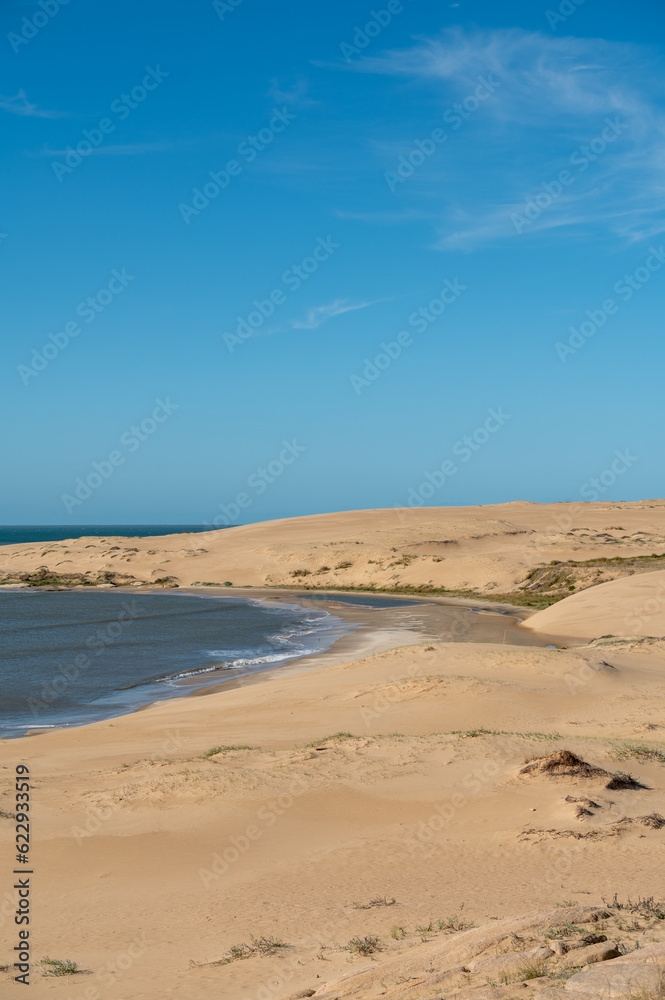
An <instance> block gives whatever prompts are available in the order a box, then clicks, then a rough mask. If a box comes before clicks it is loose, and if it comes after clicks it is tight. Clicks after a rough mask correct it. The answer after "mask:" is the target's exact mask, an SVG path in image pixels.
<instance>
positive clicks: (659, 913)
mask: <svg viewBox="0 0 665 1000" xmlns="http://www.w3.org/2000/svg"><path fill="white" fill-rule="evenodd" d="M603 904H604V905H605V906H606V907H607V909H608V910H625V911H626V912H627V913H639V914H641V915H642V916H644V917H655V918H656V920H665V904H663V903H659V902H657V901H656V899H655V897H654V896H648V897H646V898H645V899H643V898H642V897H641V896H638V897H637V902H633V901H632V899H630V897H629V898H628V899H627V900H626V902H625V903H622V902H620V900H619V897H618V894H617V893H616V892H615V893H614V896H613V897H612V900H611V902H609V903H608V902H607V900H606V899H605V897H603Z"/></svg>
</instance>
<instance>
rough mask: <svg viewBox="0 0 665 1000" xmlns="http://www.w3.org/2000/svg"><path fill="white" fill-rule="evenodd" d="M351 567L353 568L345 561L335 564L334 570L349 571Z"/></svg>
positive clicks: (351, 564) (350, 563)
mask: <svg viewBox="0 0 665 1000" xmlns="http://www.w3.org/2000/svg"><path fill="white" fill-rule="evenodd" d="M352 566H353V563H352V562H349V561H348V560H345V561H344V562H340V563H337V565H336V566H335V569H351V567H352Z"/></svg>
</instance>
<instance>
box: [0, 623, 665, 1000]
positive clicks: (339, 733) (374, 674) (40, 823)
mask: <svg viewBox="0 0 665 1000" xmlns="http://www.w3.org/2000/svg"><path fill="white" fill-rule="evenodd" d="M603 657H604V660H603V662H604V664H605V666H602V665H600V664H599V662H598V652H597V650H596V648H595V647H594V646H591V647H586V646H583V647H580V648H578V649H567V650H555V649H545V648H535V647H524V646H510V645H508V644H501V643H498V644H491V643H447V642H430V641H428V642H426V643H421V644H416V645H411V646H408V647H403V648H401V649H393V650H386V651H384V652H380V653H376V654H373V655H370V656H368V657H365V658H360V659H355V660H352V661H347V662H342V663H332V664H330V665H329V666H325V667H323V668H321V669H317V670H310V671H306V670H305V669H304V668H301V669H300V672H298V671H297V670H296V669H295V668H293V669H292V670H291V671H290V672H289V671H277V670H276V671H273V672H272V673H271V674H270V675H269V676H268V677H267V678H266V679H265V680H262V681H260V682H258V683H247V684H241V685H239V686H235V687H232V688H231V689H227V690H220V691H219V692H217V693H213V694H209V695H206V696H203V697H190V698H183V699H178V700H172V701H169V702H162V703H159V704H156V705H153V706H152V707H150V708H148V709H146V710H144V711H141V712H138V713H135V714H134V715H131V716H126V717H123V718H118V719H113V720H110V721H108V722H103V723H99V724H96V725H93V726H86V727H81V728H79V729H74V730H61V731H52V732H49V733H44V734H42V735H40V736H38V737H34V738H28V739H21V740H11V741H6V742H5V743H3V744H2V745H0V759H1V762H2V764H3V765H4V767H5V770H4V771H3V772H2V773H3V774H4V775H8V776H9V777H3V778H2V792H3V794H2V796H1V797H0V809H4V810H6V811H9V809H10V807H11V800H10V779H11V774H12V773H13V766H14V763H15V762H16V760H20V759H29V760H30V766H31V770H32V772H33V775H34V779H33V780H34V784H35V790H34V795H33V801H34V807H35V814H34V818H35V825H36V828H37V829H38V831H39V838H38V845H37V846H36V848H35V859H36V862H38V869H39V916H38V923H37V924H36V927H35V941H36V945H37V947H38V948H39V955H40V957H41V955H43V954H47V955H49V956H51V957H56V958H71V959H73V960H74V961H77V962H78V963H79V964H80V966H81V968H82V969H84V970H87V971H88V973H89V974H88V975H86V976H81V977H75V979H74V980H72V981H67V979H65V980H64V981H62V980H59V979H50V978H46V979H43V980H41V979H37V980H36V986H35V987H33V993H34V995H35V996H36V997H37V998H38V1000H41V997H47V996H48V997H51V996H52V997H55V998H57V997H62V998H63V1000H65V998H69V997H72V998H73V997H76V998H78V997H85V996H86V994H85V990H86V989H88V988H90V987H93V988H95V989H97V990H98V993H99V997H98V998H96V1000H103V998H106V997H108V998H109V1000H129V998H131V1000H134V998H141V1000H162V998H163V997H169V996H173V997H176V996H177V997H180V996H196V997H197V998H200V1000H213V998H214V1000H217V998H218V997H220V996H223V997H224V998H225V1000H264V998H265V1000H271V998H275V1000H277V998H278V997H281V996H283V995H290V994H294V993H295V994H297V993H298V992H302V991H303V990H305V991H307V990H312V989H316V990H317V991H320V995H321V996H339V997H343V996H355V997H358V998H363V1000H364V998H370V997H374V996H378V994H379V993H380V992H381V989H388V986H385V985H384V986H383V987H382V988H380V983H382V982H384V980H385V982H387V983H388V984H393V985H394V991H395V995H396V996H397V995H402V994H400V993H399V992H398V987H399V988H404V984H405V979H404V977H405V976H406V978H407V979H410V978H411V977H413V976H416V978H417V980H418V981H417V982H416V981H414V982H412V983H410V985H409V989H408V990H406V992H404V994H403V995H404V996H406V997H409V998H412V1000H431V998H432V997H434V996H437V995H444V994H443V993H441V989H442V987H439V986H437V987H436V989H438V990H439V994H437V993H436V989H435V988H434V984H433V980H432V978H431V977H432V975H433V973H431V972H428V971H427V970H431V969H432V968H433V967H434V968H436V969H437V970H438V971H439V972H441V973H443V971H445V966H444V964H443V962H444V957H445V956H444V951H445V949H444V951H441V949H442V948H443V941H444V939H445V940H446V941H447V939H448V933H449V930H450V929H451V927H450V926H449V925H450V923H451V921H452V925H451V926H457V924H458V923H461V924H462V925H464V923H469V922H473V923H475V924H477V925H478V926H479V927H480V926H481V925H482V926H485V927H486V925H487V924H488V922H489V923H490V924H491V927H490V929H489V931H487V933H485V932H483V934H481V935H480V937H481V938H482V940H483V941H484V940H486V941H487V944H486V946H482V947H481V946H480V945H479V946H478V947H476V946H475V945H474V948H475V951H474V949H471V951H465V952H464V953H462V951H459V953H458V952H455V956H457V957H455V956H453V958H454V961H453V959H451V962H452V964H453V965H454V964H455V963H457V969H458V972H459V968H460V966H461V965H462V963H463V962H467V961H471V958H472V955H473V957H475V958H480V957H487V956H490V955H493V954H497V948H498V952H499V953H500V952H501V947H498V945H497V940H498V941H501V940H503V941H504V942H505V940H506V935H503V937H502V936H501V935H500V936H499V939H497V940H494V939H492V940H490V938H491V935H492V934H493V933H494V930H493V928H494V918H499V919H505V918H513V917H518V916H520V915H521V914H525V913H530V912H532V911H534V910H537V909H539V908H540V909H549V910H551V909H552V905H553V902H557V903H560V904H563V903H564V901H566V900H569V901H574V902H576V903H577V904H587V903H593V904H597V903H598V904H599V903H600V902H601V899H602V896H606V897H607V898H610V899H611V898H612V896H613V894H614V892H618V893H619V894H620V897H621V898H623V899H626V897H627V896H628V895H632V896H636V895H638V894H641V895H652V894H659V893H661V894H665V876H663V874H662V866H661V865H660V859H661V855H662V851H663V844H665V839H664V838H665V829H661V828H659V827H658V825H657V824H656V825H652V826H650V825H645V824H644V823H642V822H641V818H643V817H647V816H650V815H660V816H662V815H664V814H665V780H664V778H663V771H662V764H661V763H660V762H659V761H660V758H659V757H658V753H659V751H658V749H657V748H658V747H659V746H660V745H661V744H660V743H659V742H658V741H659V740H661V739H662V732H663V730H662V719H663V710H664V709H665V704H664V702H663V698H664V695H663V688H662V667H661V663H662V648H661V647H660V646H658V647H654V646H651V645H649V646H638V647H636V648H632V647H631V648H630V649H629V650H628V651H626V650H623V649H622V648H619V647H618V648H616V649H614V648H613V649H611V650H610V651H604V652H603ZM645 727H647V728H646V729H645ZM349 734H350V735H349ZM219 746H225V747H227V748H228V749H226V750H222V751H219V752H218V753H217V754H215V755H213V756H211V757H206V756H205V754H206V752H207V751H208V750H210V749H211V748H213V747H219ZM652 748H653V752H652ZM558 749H565V750H570V751H572V752H573V753H575V754H576V755H577V756H578V757H580V758H582V759H583V760H584V761H587V762H589V764H590V765H592V766H593V767H596V768H599V769H600V770H601V773H600V774H596V773H595V772H592V774H591V776H590V778H589V777H588V776H586V775H582V776H581V777H580V776H579V775H578V774H577V773H563V774H557V775H556V777H555V779H552V778H551V776H549V775H548V774H547V773H542V774H541V773H540V771H539V770H538V769H536V771H535V772H534V773H533V774H524V773H522V772H523V768H524V766H525V761H526V760H528V759H529V758H535V757H540V756H542V755H543V754H548V753H550V752H552V751H555V750H558ZM628 760H630V764H627V763H626V761H628ZM626 768H630V770H631V772H632V773H633V774H634V775H635V776H636V778H637V779H639V787H635V788H625V789H616V790H612V789H609V788H608V787H607V786H608V780H609V778H608V775H612V774H614V773H615V772H616V771H617V770H620V769H626ZM581 799H584V800H585V801H586V800H588V802H589V803H591V805H589V806H588V807H587V806H585V805H584V803H581V802H580V801H578V800H581ZM571 800H572V801H571ZM580 805H582V807H583V809H584V812H580V808H579V807H580ZM12 830H13V825H12V824H11V823H10V821H9V820H8V819H0V838H1V839H2V843H3V845H4V846H3V850H4V849H8V848H9V842H10V840H11V836H12ZM393 897H394V898H395V903H394V904H392V903H390V900H392V898H393ZM377 899H379V900H380V899H383V900H384V901H387V902H388V904H389V905H385V904H384V905H378V904H376V905H370V904H372V901H375V900H377ZM552 913H554V911H552ZM570 913H572V915H573V916H575V913H574V911H573V910H572V909H571V910H570ZM455 915H457V916H456V917H455ZM558 915H560V916H559V920H560V923H561V924H565V923H566V920H567V919H568V916H569V913H568V911H567V909H566V907H563V906H562V908H561V909H560V910H558V911H557V914H555V916H558ZM453 918H454V919H453ZM530 919H531V918H529V920H530ZM539 919H540V918H539ZM580 919H581V918H580ZM547 920H548V921H551V922H552V923H553V922H554V916H548V917H547ZM439 921H441V923H442V925H443V926H444V927H448V930H444V931H440V930H439ZM558 922H559V921H557V923H558ZM528 923H529V921H528V920H526V922H525V923H524V924H523V925H519V926H518V925H515V927H514V928H513V930H514V931H515V933H516V934H518V935H521V936H522V937H523V939H524V940H523V941H522V942H521V943H520V942H517V943H515V941H514V940H513V939H512V938H511V941H513V944H512V945H511V947H510V949H508V950H510V951H513V952H520V954H519V955H517V958H516V962H515V964H516V965H517V966H520V965H522V964H524V962H527V961H529V960H530V958H529V955H526V957H525V956H524V955H522V954H521V953H522V952H525V953H526V952H530V951H531V950H532V949H533V948H535V947H541V946H545V944H546V940H545V938H544V936H543V935H544V929H543V928H542V927H541V925H539V927H540V930H539V931H538V933H536V931H535V930H534V931H533V933H532V932H531V931H529V932H528V933H526V928H527V924H528ZM536 923H537V921H536ZM430 925H431V927H432V930H431V931H428V930H422V928H427V927H429V926H430ZM530 926H535V925H533V924H532V925H530ZM649 926H650V925H649ZM393 927H398V928H402V929H403V930H398V931H396V932H395V933H396V935H397V937H393V936H392V934H393V931H392V928H393ZM520 927H522V929H520ZM417 928H421V930H418V929H417ZM545 929H546V928H545ZM523 932H524V933H523ZM649 934H650V931H649V929H648V927H647V926H646V925H645V926H644V929H643V930H642V931H639V932H638V931H634V932H631V934H630V935H629V937H630V939H631V940H632V941H634V939H635V937H636V936H637V937H639V938H640V940H641V941H642V943H643V944H648V943H649V941H650V940H651V938H650V937H649ZM142 935H143V936H142ZM483 935H484V936H483ZM487 935H489V937H488V936H487ZM252 936H254V938H255V939H258V940H260V939H261V938H262V937H265V938H268V939H269V938H270V937H271V936H273V937H274V939H275V940H278V941H282V942H284V944H285V945H287V946H288V947H284V948H275V949H273V951H272V952H271V951H270V948H269V947H268V948H267V951H268V952H269V953H267V954H265V955H262V954H261V953H260V952H256V953H254V954H251V953H249V954H248V955H247V957H245V958H240V959H236V960H233V961H230V962H228V963H225V956H226V957H229V949H231V948H232V946H240V945H247V946H251V942H252ZM367 936H369V937H377V938H378V939H379V942H380V950H378V951H377V952H376V954H373V955H371V956H364V957H363V956H362V955H360V954H356V953H355V952H354V951H353V946H352V945H349V942H351V941H352V940H353V939H354V938H364V937H367ZM423 936H424V938H425V944H422V948H423V949H425V951H423V953H422V955H420V951H419V949H420V948H421V938H423ZM573 936H574V935H573ZM577 936H578V938H579V937H580V935H577ZM624 936H625V935H624ZM430 938H431V939H432V941H433V942H434V943H433V944H432V948H433V949H434V952H432V953H430V952H428V951H427V948H428V947H429V946H428V945H427V941H429V940H430ZM536 938H538V940H535V939H536ZM532 939H533V940H532ZM451 940H452V939H451ZM473 940H476V939H475V938H474V939H473ZM436 941H440V942H441V943H440V944H436ZM492 941H494V943H492ZM6 942H7V943H6V945H5V946H4V948H3V950H2V952H1V953H0V963H2V962H3V961H4V962H7V961H8V960H9V958H10V942H9V939H8V938H7V939H6ZM578 945H579V941H578ZM446 947H448V945H446ZM455 947H457V945H455ZM460 947H461V945H460ZM465 947H466V946H465ZM502 947H505V946H502ZM349 948H351V950H349ZM130 949H133V950H132V951H130ZM437 949H439V950H438V951H437ZM127 955H129V956H130V958H127V957H126V956H127ZM132 955H133V956H134V957H131V956H132ZM393 960H394V961H395V962H397V965H396V966H393V965H391V963H392V962H393ZM118 961H120V964H118ZM220 961H221V962H222V964H215V963H219V962H220ZM190 962H191V963H193V964H190ZM557 962H558V959H557V961H556V962H555V963H554V964H553V965H551V968H552V969H554V968H555V966H556V968H558V965H557ZM384 963H387V965H386V969H385V976H384V974H383V972H382V968H383V964H384ZM400 963H403V964H402V965H400ZM488 968H489V967H488ZM363 970H370V971H367V975H365V974H364V973H363V975H364V978H363V979H362V980H361V982H360V983H359V984H356V986H355V987H354V988H353V990H351V987H350V984H352V980H348V983H347V980H346V979H345V977H347V976H348V975H351V976H354V975H355V974H356V972H363ZM367 976H369V978H367ZM487 976H489V977H490V978H493V977H498V976H499V972H498V971H497V970H494V971H492V970H489V971H487V970H485V967H483V968H482V969H480V971H479V972H478V973H477V974H476V973H474V974H472V975H471V979H470V980H469V981H470V982H471V983H477V984H479V986H480V985H482V986H483V988H484V989H486V988H487V983H486V977H487ZM386 977H387V979H386ZM342 979H344V982H345V984H346V985H344V986H343V988H342V986H340V985H338V984H339V982H340V980H342ZM462 980H463V982H460V980H459V976H458V978H457V979H455V978H454V977H453V978H452V979H449V980H447V981H445V983H444V981H443V980H442V983H444V984H445V986H446V990H445V995H446V996H448V995H450V990H451V989H452V988H453V987H455V989H457V988H458V987H461V986H462V985H463V983H464V982H466V981H467V980H466V979H464V977H462ZM326 983H334V984H336V985H335V988H334V990H333V991H331V990H326V989H323V987H324V984H326ZM545 984H546V985H547V984H549V985H550V986H552V985H553V984H554V981H552V980H546V981H545ZM393 985H391V986H390V989H393ZM541 985H542V983H541ZM416 987H419V988H418V989H416ZM478 988H479V987H478ZM91 995H92V996H94V994H91ZM384 995H388V996H390V995H392V993H390V992H389V993H388V994H384ZM453 995H455V994H453ZM482 995H486V994H485V993H483V994H482ZM501 995H502V994H500V993H499V994H497V996H501ZM506 995H510V994H506Z"/></svg>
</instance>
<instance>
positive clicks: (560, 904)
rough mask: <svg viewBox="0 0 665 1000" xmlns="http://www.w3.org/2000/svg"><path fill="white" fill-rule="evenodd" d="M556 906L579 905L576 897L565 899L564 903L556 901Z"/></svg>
mask: <svg viewBox="0 0 665 1000" xmlns="http://www.w3.org/2000/svg"><path fill="white" fill-rule="evenodd" d="M554 905H555V906H577V903H576V902H575V900H574V899H564V901H563V903H555V904H554Z"/></svg>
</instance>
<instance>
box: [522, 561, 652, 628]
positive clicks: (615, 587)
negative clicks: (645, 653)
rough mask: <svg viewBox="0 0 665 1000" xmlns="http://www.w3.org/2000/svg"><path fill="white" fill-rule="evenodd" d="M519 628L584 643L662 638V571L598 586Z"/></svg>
mask: <svg viewBox="0 0 665 1000" xmlns="http://www.w3.org/2000/svg"><path fill="white" fill-rule="evenodd" d="M521 627H522V628H524V629H530V630H532V631H536V632H542V633H546V634H547V635H551V636H561V637H566V638H571V637H572V638H575V639H583V640H585V641H588V640H590V639H593V638H597V637H600V636H603V635H613V636H632V635H635V636H665V571H663V570H660V571H656V572H654V573H645V574H640V575H636V576H631V577H629V578H628V579H625V580H613V581H611V582H610V583H601V584H600V585H599V586H597V587H592V588H591V589H589V590H584V591H582V593H580V594H574V595H572V596H571V597H567V598H566V599H565V600H563V601H559V602H558V603H557V604H554V605H552V606H551V607H549V608H545V610H544V611H539V612H537V613H536V614H535V615H533V616H532V617H531V618H529V619H528V620H527V621H525V622H524V623H523V625H522V626H521Z"/></svg>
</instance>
